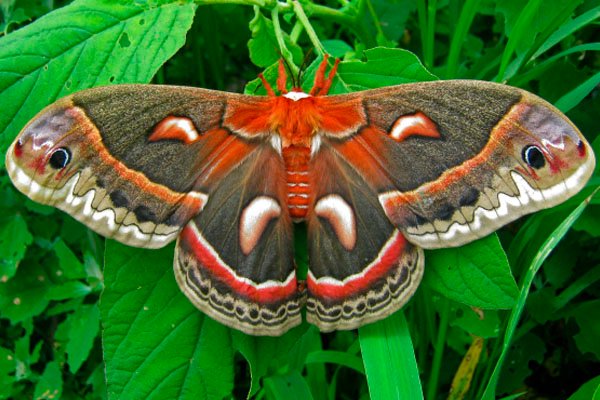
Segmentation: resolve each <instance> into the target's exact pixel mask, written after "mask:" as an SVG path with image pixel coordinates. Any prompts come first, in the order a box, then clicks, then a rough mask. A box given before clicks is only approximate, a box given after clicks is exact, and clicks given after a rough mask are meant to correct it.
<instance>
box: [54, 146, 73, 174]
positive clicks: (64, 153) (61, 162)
mask: <svg viewBox="0 0 600 400" xmlns="http://www.w3.org/2000/svg"><path fill="white" fill-rule="evenodd" d="M70 162H71V151H70V150H69V149H67V148H66V147H59V148H58V149H56V150H55V151H54V153H52V155H51V156H50V161H49V163H50V166H51V167H52V168H54V169H63V168H64V167H66V166H67V165H69V163H70Z"/></svg>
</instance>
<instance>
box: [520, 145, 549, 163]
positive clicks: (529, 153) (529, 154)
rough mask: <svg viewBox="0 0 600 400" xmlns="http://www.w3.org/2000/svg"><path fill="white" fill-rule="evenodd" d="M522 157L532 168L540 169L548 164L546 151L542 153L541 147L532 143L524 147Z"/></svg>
mask: <svg viewBox="0 0 600 400" xmlns="http://www.w3.org/2000/svg"><path fill="white" fill-rule="evenodd" d="M521 157H522V158H523V161H525V162H526V163H527V165H529V166H530V167H531V168H535V169H540V168H542V167H543V166H544V165H546V159H545V158H544V153H542V151H541V150H540V148H539V147H537V146H534V145H532V144H530V145H528V146H525V147H523V152H522V153H521Z"/></svg>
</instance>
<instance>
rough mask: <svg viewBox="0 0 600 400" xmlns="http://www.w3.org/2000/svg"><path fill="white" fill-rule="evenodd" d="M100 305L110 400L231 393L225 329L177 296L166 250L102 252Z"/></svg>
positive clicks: (112, 246) (111, 246) (110, 245)
mask: <svg viewBox="0 0 600 400" xmlns="http://www.w3.org/2000/svg"><path fill="white" fill-rule="evenodd" d="M106 255H107V256H106V264H105V268H104V276H105V285H106V288H105V290H104V292H103V293H102V297H101V300H100V311H101V314H102V324H103V333H102V340H103V344H104V359H105V361H106V377H107V381H108V395H109V398H114V399H117V398H120V399H142V398H143V399H175V398H177V399H213V398H223V397H225V396H228V395H229V394H230V393H231V391H232V388H233V351H232V347H231V339H230V335H229V332H228V329H227V328H225V327H224V326H223V325H221V324H218V323H216V322H214V321H212V320H210V319H208V318H205V317H203V314H202V313H200V312H199V311H198V310H197V309H196V308H194V306H192V304H191V303H190V302H189V301H188V299H187V298H186V297H185V296H184V295H183V294H182V293H181V292H180V291H179V288H178V287H177V284H176V283H175V278H174V276H173V270H172V268H171V264H172V262H173V246H168V247H166V248H164V249H161V250H143V249H132V248H129V247H126V246H124V245H121V244H119V243H117V242H113V241H109V242H107V245H106Z"/></svg>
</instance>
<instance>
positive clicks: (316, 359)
mask: <svg viewBox="0 0 600 400" xmlns="http://www.w3.org/2000/svg"><path fill="white" fill-rule="evenodd" d="M306 363H307V364H311V363H331V364H337V365H340V366H343V367H347V368H350V369H353V370H355V371H357V372H359V373H361V374H364V373H365V367H364V365H363V363H362V360H361V359H360V358H359V357H357V356H355V355H353V354H350V353H346V352H343V351H333V350H321V351H315V352H312V353H309V354H308V355H307V357H306Z"/></svg>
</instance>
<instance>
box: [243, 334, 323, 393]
mask: <svg viewBox="0 0 600 400" xmlns="http://www.w3.org/2000/svg"><path fill="white" fill-rule="evenodd" d="M314 330H315V328H314V327H312V326H311V327H309V326H308V324H306V323H304V324H301V325H300V326H297V327H295V328H293V329H291V330H289V331H288V332H287V333H286V334H285V335H282V336H279V337H268V336H250V335H246V334H244V333H242V332H239V331H232V338H233V346H234V348H235V349H236V350H237V351H239V352H240V353H241V354H242V356H244V358H245V359H246V361H248V364H250V374H251V379H252V382H251V386H250V391H249V393H248V397H253V396H255V395H256V394H257V393H258V391H259V389H260V387H261V380H262V379H263V378H265V377H267V376H269V375H277V373H274V374H272V373H271V371H280V372H283V373H287V372H289V369H290V368H292V369H293V368H296V369H298V370H301V369H302V365H303V364H304V359H305V358H306V355H307V354H308V349H305V352H304V354H298V353H296V354H295V357H296V360H294V361H295V362H290V361H291V358H292V357H290V355H294V354H293V353H294V351H293V350H294V348H295V347H297V346H298V344H299V343H302V342H303V339H304V337H305V336H307V335H308V336H312V335H313V334H314V332H312V331H314Z"/></svg>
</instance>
